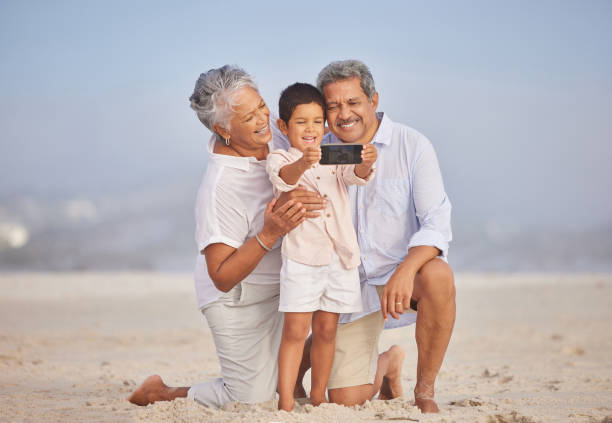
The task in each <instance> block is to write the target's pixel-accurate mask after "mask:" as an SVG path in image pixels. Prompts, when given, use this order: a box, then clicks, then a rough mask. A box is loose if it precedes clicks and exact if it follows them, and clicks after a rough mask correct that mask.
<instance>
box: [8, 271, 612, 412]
mask: <svg viewBox="0 0 612 423" xmlns="http://www.w3.org/2000/svg"><path fill="white" fill-rule="evenodd" d="M456 284H457V308H458V313H457V323H456V327H455V332H454V334H453V338H452V340H451V345H450V346H449V349H448V352H447V355H446V359H445V361H444V365H443V367H442V370H441V372H440V375H439V377H438V381H437V385H436V393H437V396H436V398H437V400H438V404H439V405H440V408H441V413H440V414H438V415H423V414H421V413H420V412H419V411H418V409H416V408H415V407H414V406H413V402H412V400H413V397H412V388H413V386H414V383H415V369H416V359H417V356H416V346H415V341H414V327H409V328H400V329H394V330H390V331H386V332H385V333H384V335H383V339H382V341H381V344H382V345H381V346H382V347H383V348H387V347H389V346H390V345H392V344H399V345H401V346H403V347H404V348H405V349H406V352H407V355H406V360H405V362H404V366H403V386H404V391H405V392H404V394H405V395H404V397H403V398H398V399H396V400H393V401H379V400H374V401H371V402H368V403H366V404H365V405H363V406H360V407H350V408H345V407H340V406H337V405H331V404H325V405H323V406H321V407H318V408H313V407H311V406H310V405H303V406H298V407H296V411H295V412H293V413H285V412H278V411H276V409H275V404H274V403H273V402H270V403H265V404H260V405H256V406H246V405H241V404H231V405H229V406H227V407H225V408H224V409H222V410H211V409H207V408H205V407H202V406H199V405H197V404H195V403H194V402H192V401H189V400H187V399H181V400H177V401H174V402H172V403H156V404H153V405H149V406H147V407H138V406H134V405H132V404H130V403H128V402H127V401H126V399H125V398H126V397H127V396H128V394H129V393H130V392H131V391H133V390H134V388H136V387H137V386H138V385H139V384H140V383H141V382H142V381H143V380H144V378H145V377H146V376H148V375H150V374H155V373H156V374H159V375H161V376H162V377H163V378H164V380H165V381H166V382H167V383H168V384H171V385H175V386H185V385H189V384H191V383H193V382H198V381H202V380H206V379H210V378H214V377H218V376H219V367H218V363H217V357H216V355H215V349H214V345H213V342H212V340H211V336H210V333H209V330H208V328H207V326H206V324H205V321H204V319H203V317H202V316H201V314H200V313H199V311H198V310H197V307H196V302H195V295H194V290H193V282H192V279H191V276H190V275H164V274H153V273H152V274H144V273H138V274H127V273H121V274H119V273H108V274H93V273H81V274H17V275H2V276H0V387H1V392H2V394H1V395H0V421H2V422H42V421H44V422H66V421H84V422H131V421H147V422H175V421H176V422H209V421H210V422H342V423H349V422H350V423H356V422H384V421H388V422H397V421H404V422H410V421H419V422H455V421H458V422H475V421H476V422H540V421H541V422H563V421H576V422H603V421H606V422H612V275H569V276H568V275H564V276H559V275H512V276H511V275H506V276H505V275H467V274H459V275H457V276H456Z"/></svg>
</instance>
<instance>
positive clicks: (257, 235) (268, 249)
mask: <svg viewBox="0 0 612 423" xmlns="http://www.w3.org/2000/svg"><path fill="white" fill-rule="evenodd" d="M255 239H256V240H257V242H259V245H261V248H263V249H264V250H266V251H272V248H269V247H267V246H266V244H264V243H263V241H262V240H261V239H259V234H255Z"/></svg>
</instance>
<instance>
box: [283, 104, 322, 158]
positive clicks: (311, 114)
mask: <svg viewBox="0 0 612 423" xmlns="http://www.w3.org/2000/svg"><path fill="white" fill-rule="evenodd" d="M278 126H279V128H280V130H281V132H282V133H283V134H285V135H286V136H287V138H289V142H290V143H291V146H292V147H295V148H297V149H298V150H300V151H304V150H305V149H306V147H311V146H314V147H318V146H319V144H321V140H322V139H323V135H324V133H325V118H324V117H323V109H322V108H321V106H319V105H318V104H317V103H309V104H300V105H299V106H297V107H296V108H295V110H294V111H293V114H292V115H291V118H290V119H289V122H287V123H286V124H285V122H284V121H283V120H282V119H279V120H278Z"/></svg>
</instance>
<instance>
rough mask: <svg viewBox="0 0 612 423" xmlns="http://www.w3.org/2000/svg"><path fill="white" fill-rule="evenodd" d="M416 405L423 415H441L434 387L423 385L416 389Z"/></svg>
mask: <svg viewBox="0 0 612 423" xmlns="http://www.w3.org/2000/svg"><path fill="white" fill-rule="evenodd" d="M414 405H416V406H417V407H418V408H419V410H421V413H423V414H425V413H439V412H440V409H439V408H438V404H436V402H435V401H434V387H433V385H429V384H426V383H421V384H420V385H418V384H417V386H416V387H415V388H414Z"/></svg>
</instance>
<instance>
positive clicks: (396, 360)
mask: <svg viewBox="0 0 612 423" xmlns="http://www.w3.org/2000/svg"><path fill="white" fill-rule="evenodd" d="M384 354H389V355H390V356H389V358H390V359H389V368H388V369H387V374H386V375H385V376H383V380H382V385H381V386H380V393H379V394H378V399H381V400H390V399H393V398H397V397H401V396H402V394H403V392H404V391H403V389H402V363H403V362H404V357H405V355H406V353H405V352H404V350H403V349H402V348H401V347H400V346H398V345H393V346H392V347H391V348H389V350H388V351H387V352H385V353H384Z"/></svg>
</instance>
